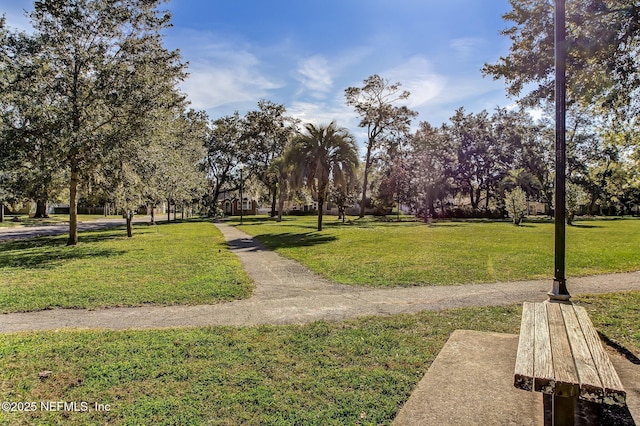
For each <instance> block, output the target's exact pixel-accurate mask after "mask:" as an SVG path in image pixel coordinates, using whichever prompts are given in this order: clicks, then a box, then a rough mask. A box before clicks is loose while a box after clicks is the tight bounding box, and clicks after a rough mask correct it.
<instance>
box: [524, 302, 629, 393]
mask: <svg viewBox="0 0 640 426" xmlns="http://www.w3.org/2000/svg"><path fill="white" fill-rule="evenodd" d="M514 386H515V387H517V388H520V389H525V390H532V388H533V390H535V391H537V392H543V393H546V394H551V395H553V396H554V397H556V396H557V397H580V398H581V399H585V400H588V401H593V402H598V403H606V404H617V405H624V404H625V401H626V392H625V391H624V388H623V386H622V383H621V382H620V378H619V377H618V374H617V373H616V371H615V368H614V367H613V364H611V361H610V360H609V356H608V355H607V353H606V351H605V350H604V347H603V346H602V343H601V341H600V337H599V336H598V332H597V331H596V329H595V328H594V327H593V324H592V323H591V320H590V319H589V316H588V314H587V312H586V310H585V309H584V308H582V307H579V306H573V305H572V304H562V303H549V302H544V303H527V302H525V303H524V304H523V306H522V322H521V324H520V339H519V341H518V353H517V356H516V370H515V375H514ZM560 399H562V400H564V398H560Z"/></svg>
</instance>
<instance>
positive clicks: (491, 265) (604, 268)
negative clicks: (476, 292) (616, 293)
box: [231, 216, 640, 286]
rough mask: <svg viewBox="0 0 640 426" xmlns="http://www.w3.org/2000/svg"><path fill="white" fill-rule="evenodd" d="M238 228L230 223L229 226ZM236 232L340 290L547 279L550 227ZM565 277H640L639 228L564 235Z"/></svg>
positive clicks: (336, 225) (252, 225)
mask: <svg viewBox="0 0 640 426" xmlns="http://www.w3.org/2000/svg"><path fill="white" fill-rule="evenodd" d="M231 223H232V224H236V225H237V220H233V221H231ZM240 229H242V230H243V231H245V232H247V233H249V234H251V235H254V236H255V237H257V238H258V239H259V240H260V241H262V242H263V243H264V244H266V245H267V246H268V247H271V248H273V249H275V250H276V251H277V252H278V253H281V254H282V255H284V256H287V257H290V258H292V259H295V260H297V261H299V262H302V263H303V264H305V265H306V266H308V267H309V268H310V269H312V270H313V271H315V272H317V273H319V274H321V275H323V276H325V277H327V278H329V279H331V280H334V281H337V282H340V283H344V284H359V285H372V286H397V285H401V286H411V285H452V284H463V283H482V282H494V281H517V280H525V279H538V278H546V279H548V278H551V277H552V274H553V260H554V226H553V224H552V223H545V222H537V223H526V224H525V225H524V226H520V227H516V226H513V225H512V224H511V223H509V222H491V221H459V222H452V221H443V222H435V223H433V224H432V225H430V226H429V225H425V224H423V223H420V222H400V223H396V222H380V221H375V220H371V219H368V218H367V219H364V220H362V219H355V218H352V220H350V221H349V222H348V223H347V224H346V225H343V224H342V223H341V222H340V221H337V220H335V218H332V217H329V216H328V217H326V219H325V227H324V229H323V231H322V232H317V231H316V230H315V218H314V217H308V216H307V217H296V218H292V217H289V218H286V219H285V220H284V221H283V222H281V223H276V222H275V221H273V220H269V219H266V218H264V217H263V218H245V225H244V226H241V227H240ZM566 264H567V273H568V275H569V276H584V275H593V274H601V273H609V272H628V271H635V270H639V269H640V220H634V219H628V220H591V221H584V222H576V226H569V227H567V261H566Z"/></svg>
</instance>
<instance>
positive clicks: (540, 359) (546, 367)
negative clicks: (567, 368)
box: [533, 303, 556, 394]
mask: <svg viewBox="0 0 640 426" xmlns="http://www.w3.org/2000/svg"><path fill="white" fill-rule="evenodd" d="M534 311H535V318H534V322H535V326H534V327H535V339H534V340H535V343H534V355H533V358H534V359H533V361H534V367H533V373H534V377H535V378H534V383H533V388H534V390H535V391H536V392H544V393H550V394H551V393H553V392H554V390H555V386H556V382H555V379H554V377H555V376H554V371H553V358H552V356H551V347H550V345H548V344H546V343H545V342H549V324H548V321H547V309H546V307H545V305H543V304H542V303H536V304H535V306H534Z"/></svg>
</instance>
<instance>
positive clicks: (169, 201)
mask: <svg viewBox="0 0 640 426" xmlns="http://www.w3.org/2000/svg"><path fill="white" fill-rule="evenodd" d="M167 223H171V200H170V199H168V198H167Z"/></svg>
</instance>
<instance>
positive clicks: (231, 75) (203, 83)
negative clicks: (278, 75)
mask: <svg viewBox="0 0 640 426" xmlns="http://www.w3.org/2000/svg"><path fill="white" fill-rule="evenodd" d="M189 72H190V76H189V78H188V79H187V80H185V81H184V82H183V83H182V84H181V88H182V90H183V91H184V92H185V93H187V94H188V95H189V100H190V101H191V104H192V106H193V107H194V108H197V109H213V108H217V107H220V106H223V105H237V104H242V103H246V102H252V103H255V102H257V101H258V100H259V99H260V98H263V97H266V96H267V94H268V92H269V90H273V89H278V88H279V87H281V85H280V84H278V83H277V82H275V81H272V80H270V79H269V78H268V77H265V76H263V75H260V74H259V73H257V72H255V71H253V70H251V69H249V68H234V67H219V66H215V65H213V64H206V63H203V64H196V65H193V66H191V67H190V69H189Z"/></svg>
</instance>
